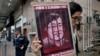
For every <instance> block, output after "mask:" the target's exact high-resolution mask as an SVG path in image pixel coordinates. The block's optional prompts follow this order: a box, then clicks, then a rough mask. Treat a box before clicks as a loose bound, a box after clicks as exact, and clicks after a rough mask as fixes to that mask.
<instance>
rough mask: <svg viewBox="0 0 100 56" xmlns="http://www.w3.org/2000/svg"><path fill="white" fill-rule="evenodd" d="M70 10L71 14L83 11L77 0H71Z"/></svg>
mask: <svg viewBox="0 0 100 56" xmlns="http://www.w3.org/2000/svg"><path fill="white" fill-rule="evenodd" d="M69 5H70V12H71V16H72V15H73V14H74V13H75V12H82V7H81V6H80V5H79V4H78V3H76V2H70V3H69Z"/></svg>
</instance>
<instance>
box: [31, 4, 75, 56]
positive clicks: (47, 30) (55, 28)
mask: <svg viewBox="0 0 100 56" xmlns="http://www.w3.org/2000/svg"><path fill="white" fill-rule="evenodd" d="M33 8H34V12H35V19H36V25H37V32H38V36H39V39H40V40H41V41H42V43H41V44H42V45H43V47H42V56H65V55H66V54H69V53H73V50H74V46H73V40H72V30H71V24H70V15H69V6H68V5H67V4H42V5H34V6H33ZM68 56H69V55H68Z"/></svg>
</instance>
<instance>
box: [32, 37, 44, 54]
mask: <svg viewBox="0 0 100 56" xmlns="http://www.w3.org/2000/svg"><path fill="white" fill-rule="evenodd" d="M40 43H41V41H40V40H39V39H38V37H37V36H35V37H34V38H33V42H32V46H31V47H32V49H33V51H34V52H35V53H38V52H39V50H40V49H41V47H42V45H41V44H40Z"/></svg>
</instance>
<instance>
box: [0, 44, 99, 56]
mask: <svg viewBox="0 0 100 56" xmlns="http://www.w3.org/2000/svg"><path fill="white" fill-rule="evenodd" d="M3 48H4V47H3V46H2V43H1V42H0V56H3ZM5 54H6V56H15V48H14V46H13V43H12V42H7V46H6V53H5ZM26 56H35V55H34V54H33V52H28V50H27V52H26ZM79 56H100V46H95V47H92V48H91V49H90V50H88V51H81V52H80V53H79Z"/></svg>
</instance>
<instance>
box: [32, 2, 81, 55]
mask: <svg viewBox="0 0 100 56" xmlns="http://www.w3.org/2000/svg"><path fill="white" fill-rule="evenodd" d="M69 5H70V11H71V19H72V28H73V33H74V35H75V36H74V39H75V49H76V56H78V53H79V48H78V39H77V34H76V32H77V31H79V30H80V21H81V19H82V17H81V16H80V15H81V13H82V7H81V6H80V5H79V4H78V3H76V2H70V3H69ZM40 43H41V41H40V40H39V39H38V37H37V36H36V37H35V38H34V40H33V45H32V48H33V51H34V52H35V54H36V56H41V55H40V53H38V52H39V50H40V49H41V47H42V45H41V44H40Z"/></svg>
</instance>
